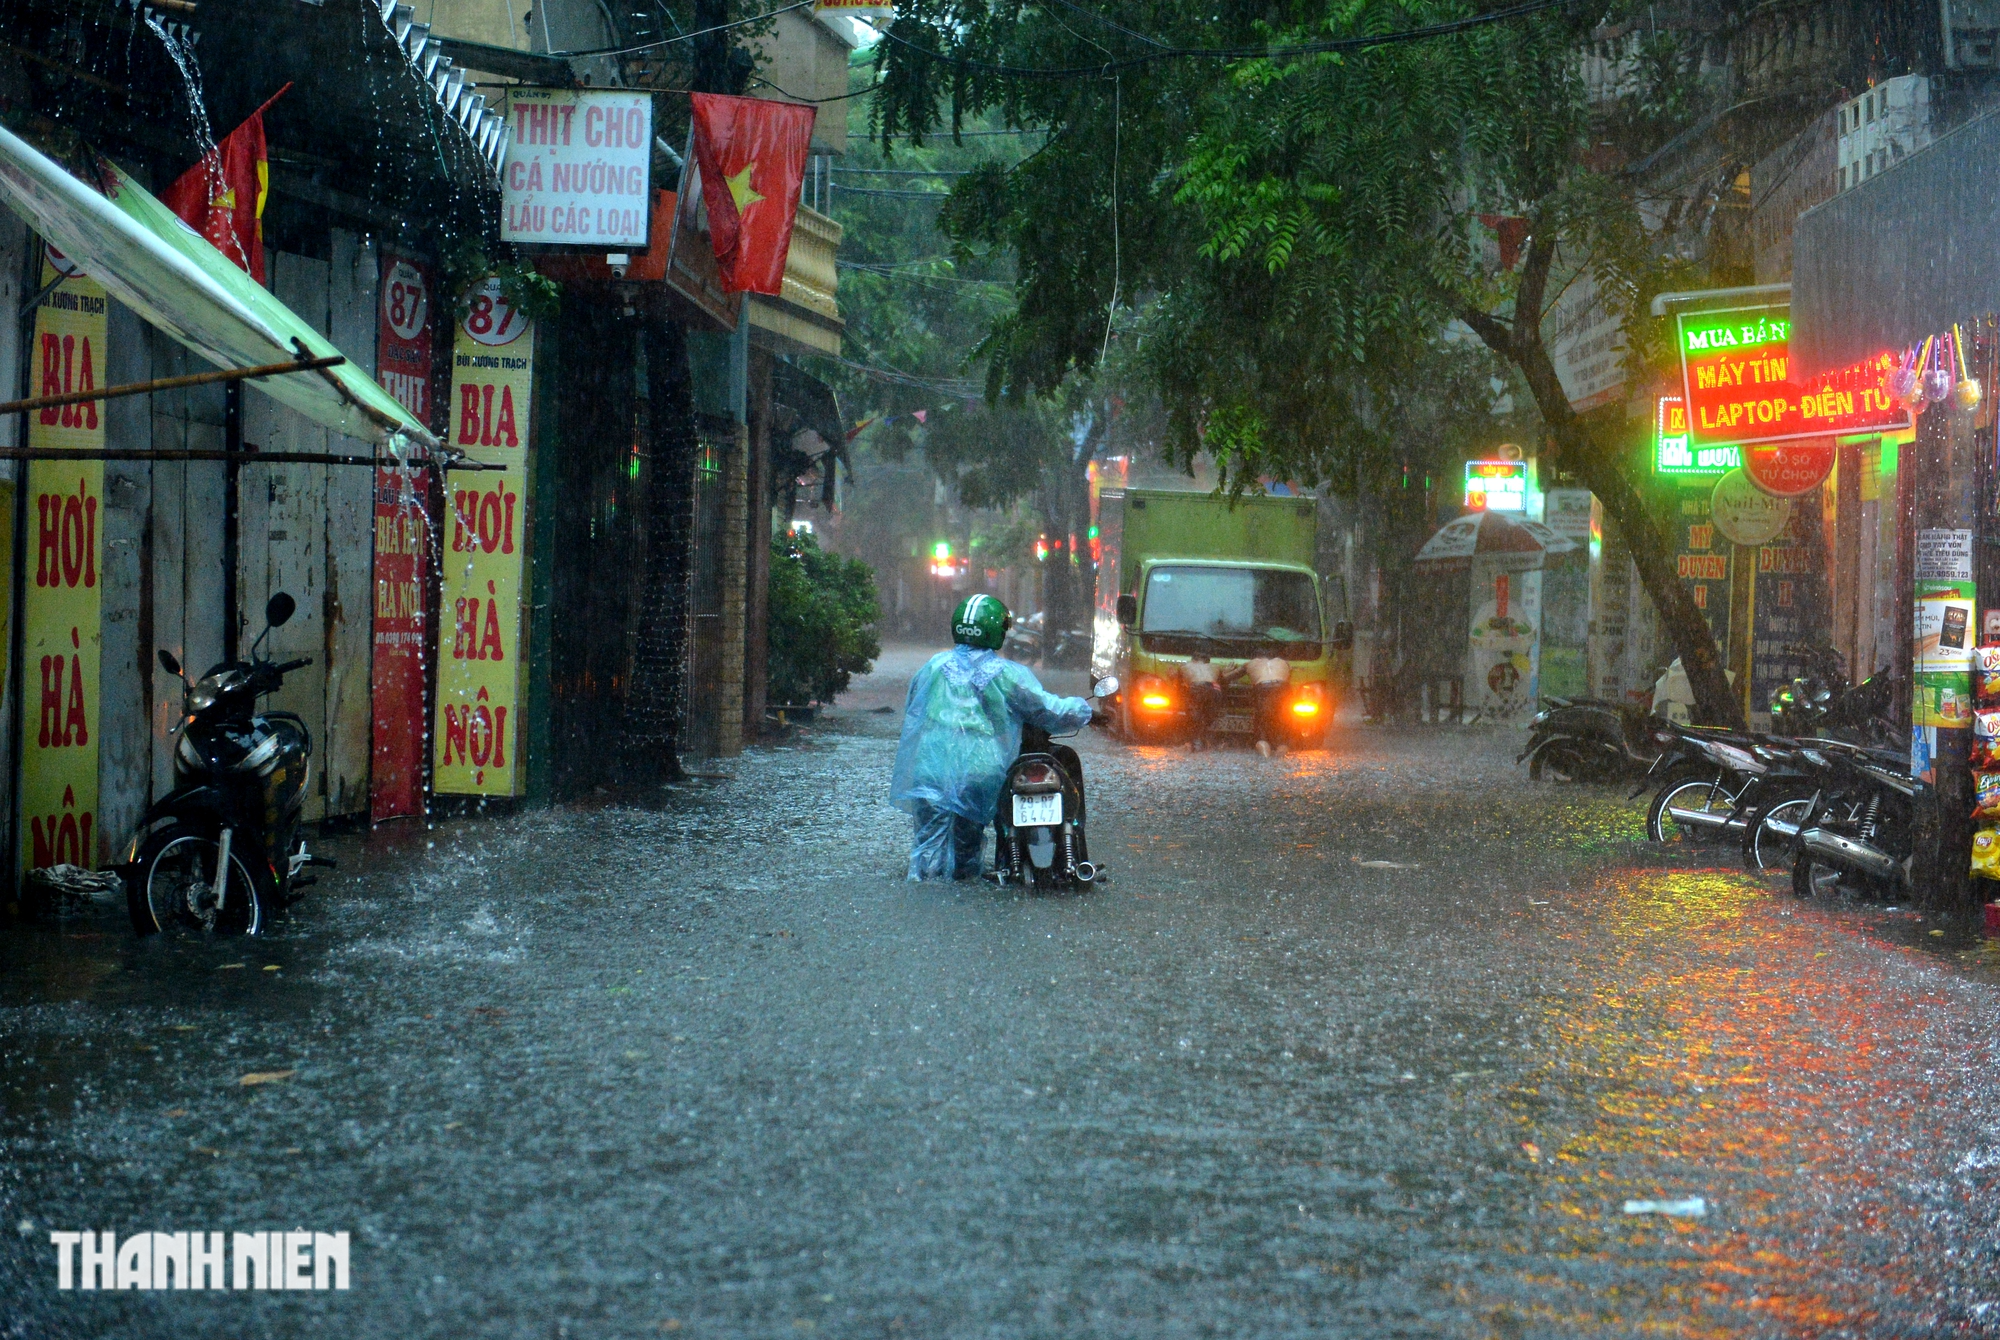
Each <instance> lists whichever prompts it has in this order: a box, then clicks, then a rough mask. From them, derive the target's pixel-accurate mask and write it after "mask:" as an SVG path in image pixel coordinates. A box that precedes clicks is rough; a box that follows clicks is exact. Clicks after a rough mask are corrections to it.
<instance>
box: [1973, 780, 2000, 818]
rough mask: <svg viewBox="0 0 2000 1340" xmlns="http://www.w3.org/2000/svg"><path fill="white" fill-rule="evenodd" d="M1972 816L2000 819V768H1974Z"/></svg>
mask: <svg viewBox="0 0 2000 1340" xmlns="http://www.w3.org/2000/svg"><path fill="white" fill-rule="evenodd" d="M1972 817H1973V818H1975V819H2000V770H1992V771H1988V770H1984V769H1974V770H1973V773H1972Z"/></svg>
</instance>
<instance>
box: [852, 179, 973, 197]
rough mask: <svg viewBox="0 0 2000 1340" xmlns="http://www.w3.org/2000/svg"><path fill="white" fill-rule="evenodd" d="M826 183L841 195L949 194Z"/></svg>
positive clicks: (915, 195) (945, 195) (926, 195)
mask: <svg viewBox="0 0 2000 1340" xmlns="http://www.w3.org/2000/svg"><path fill="white" fill-rule="evenodd" d="M827 185H828V186H829V187H831V188H833V189H834V190H836V191H839V192H840V193H841V194H843V195H893V196H899V197H901V198H902V199H904V200H943V199H945V198H946V197H947V196H949V195H950V194H951V192H950V191H896V190H889V189H886V188H881V187H870V186H842V185H841V184H840V183H839V182H837V181H830V182H828V183H827Z"/></svg>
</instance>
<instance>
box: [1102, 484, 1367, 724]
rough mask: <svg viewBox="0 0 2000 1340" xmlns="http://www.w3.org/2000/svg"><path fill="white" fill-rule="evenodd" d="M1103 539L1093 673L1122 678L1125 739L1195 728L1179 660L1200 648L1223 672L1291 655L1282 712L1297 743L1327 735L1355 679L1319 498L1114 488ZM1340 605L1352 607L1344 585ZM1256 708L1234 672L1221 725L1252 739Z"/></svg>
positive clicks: (1119, 706)
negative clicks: (1322, 537) (1327, 587)
mask: <svg viewBox="0 0 2000 1340" xmlns="http://www.w3.org/2000/svg"><path fill="white" fill-rule="evenodd" d="M1098 539H1099V542H1100V545H1101V556H1100V559H1099V562H1098V568H1097V609H1096V617H1095V620H1094V625H1095V626H1094V629H1093V638H1092V668H1093V669H1094V670H1095V671H1096V673H1097V674H1098V675H1100V676H1102V675H1107V674H1110V675H1116V676H1117V677H1118V681H1119V692H1118V695H1117V698H1116V700H1115V702H1114V709H1115V715H1116V723H1117V729H1118V731H1119V733H1120V734H1121V735H1123V736H1124V738H1125V739H1127V740H1130V741H1133V742H1135V743H1163V742H1167V741H1170V740H1174V739H1179V738H1185V737H1186V736H1187V734H1188V733H1189V731H1190V728H1191V726H1192V724H1193V718H1192V716H1191V714H1190V700H1189V694H1188V691H1187V685H1186V683H1185V682H1184V680H1183V678H1182V673H1181V666H1183V665H1185V664H1186V663H1187V662H1188V661H1189V660H1191V659H1193V658H1194V657H1197V656H1204V657H1206V658H1207V659H1208V660H1210V661H1211V662H1213V663H1214V665H1215V666H1216V668H1217V669H1218V670H1221V671H1223V672H1224V673H1225V675H1226V674H1227V673H1228V672H1230V671H1233V670H1234V669H1236V668H1237V667H1240V666H1242V665H1243V664H1244V663H1245V662H1246V661H1248V660H1250V659H1251V658H1253V657H1282V658H1283V659H1284V660H1285V661H1286V662H1287V663H1288V664H1289V668H1290V671H1291V675H1290V681H1289V683H1288V685H1287V686H1286V689H1285V702H1284V708H1285V710H1284V712H1283V718H1284V720H1285V723H1286V726H1287V730H1288V733H1289V734H1290V736H1291V743H1293V744H1295V745H1302V746H1309V745H1317V744H1319V743H1321V742H1323V739H1324V736H1325V732H1326V728H1327V726H1328V724H1329V723H1330V722H1331V721H1332V719H1333V715H1334V713H1335V711H1336V710H1338V708H1339V705H1340V699H1341V697H1342V695H1343V694H1344V693H1345V691H1346V689H1347V686H1348V684H1349V683H1350V682H1351V666H1352V657H1353V650H1352V649H1353V645H1354V634H1353V629H1352V627H1351V626H1350V625H1349V624H1348V623H1347V620H1346V613H1347V612H1346V610H1345V609H1344V608H1335V609H1332V610H1329V609H1328V608H1327V601H1326V599H1325V595H1324V592H1323V590H1322V583H1321V580H1320V577H1319V573H1318V572H1317V570H1316V568H1315V564H1314V560H1315V558H1316V557H1317V552H1318V545H1319V509H1318V505H1317V504H1316V503H1315V502H1314V501H1313V500H1312V499H1310V498H1299V497H1279V498H1272V497H1244V498H1237V499H1234V500H1231V499H1229V498H1224V497H1218V496H1216V495H1215V494H1212V493H1193V492H1186V493H1183V492H1176V491H1172V490H1166V489H1124V490H1109V489H1107V490H1106V491H1105V492H1104V493H1103V494H1102V495H1101V496H1100V497H1099V500H1098ZM1336 603H1337V604H1341V605H1344V592H1343V598H1342V599H1341V600H1340V601H1337V602H1336ZM1254 713H1255V695H1254V691H1253V690H1252V688H1251V686H1250V685H1249V684H1248V682H1247V681H1245V680H1243V679H1238V680H1236V681H1235V682H1233V683H1231V684H1230V685H1229V686H1228V687H1227V689H1226V690H1225V698H1224V704H1223V708H1222V712H1221V715H1220V717H1219V718H1218V719H1217V721H1216V723H1215V729H1217V730H1220V731H1225V732H1235V733H1242V734H1248V733H1250V732H1251V731H1252V730H1254V729H1255V715H1254Z"/></svg>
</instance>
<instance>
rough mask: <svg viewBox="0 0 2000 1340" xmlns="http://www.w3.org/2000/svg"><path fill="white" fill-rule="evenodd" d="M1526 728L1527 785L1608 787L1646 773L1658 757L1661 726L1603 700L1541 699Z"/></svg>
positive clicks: (1643, 714) (1636, 711) (1637, 710)
mask: <svg viewBox="0 0 2000 1340" xmlns="http://www.w3.org/2000/svg"><path fill="white" fill-rule="evenodd" d="M1542 704H1543V706H1542V710H1541V711H1540V712H1538V713H1536V714H1535V719H1534V720H1533V721H1530V722H1529V723H1528V746H1527V748H1525V749H1523V750H1522V751H1521V752H1520V754H1519V755H1518V756H1517V757H1516V758H1515V759H1514V762H1516V763H1519V762H1521V761H1522V759H1526V760H1527V761H1528V779H1529V780H1530V781H1536V782H1539V781H1540V780H1542V778H1543V777H1544V776H1546V777H1549V778H1551V779H1552V780H1554V781H1558V782H1613V781H1617V780H1618V779H1619V778H1621V777H1630V776H1632V775H1634V774H1635V773H1640V772H1644V771H1647V770H1648V769H1649V768H1650V767H1651V765H1652V763H1653V762H1654V760H1655V759H1656V758H1658V756H1659V746H1660V743H1661V737H1659V736H1658V735H1657V734H1656V730H1657V728H1658V727H1659V725H1660V724H1661V723H1660V722H1659V721H1658V720H1657V719H1656V718H1654V717H1652V716H1650V715H1649V714H1648V713H1646V712H1645V711H1642V710H1641V709H1640V708H1638V707H1635V706H1632V705H1631V704H1628V703H1618V702H1612V701H1610V700H1608V699H1604V698H1544V699H1542Z"/></svg>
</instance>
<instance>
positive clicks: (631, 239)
mask: <svg viewBox="0 0 2000 1340" xmlns="http://www.w3.org/2000/svg"><path fill="white" fill-rule="evenodd" d="M507 125H508V129H509V130H510V131H511V132H512V135H511V137H510V138H509V140H508V142H507V162H506V166H505V167H503V168H502V169H501V173H500V237H501V240H502V241H506V242H545V243H558V244H567V245H571V246H585V247H591V248H594V249H596V250H600V251H606V250H608V251H616V250H621V249H625V248H643V247H645V246H646V245H647V242H648V238H649V230H650V227H651V222H652V200H653V194H652V166H653V99H652V95H651V94H649V93H634V92H628V91H625V90H622V89H577V88H516V89H512V90H510V91H509V92H508V95H507Z"/></svg>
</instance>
